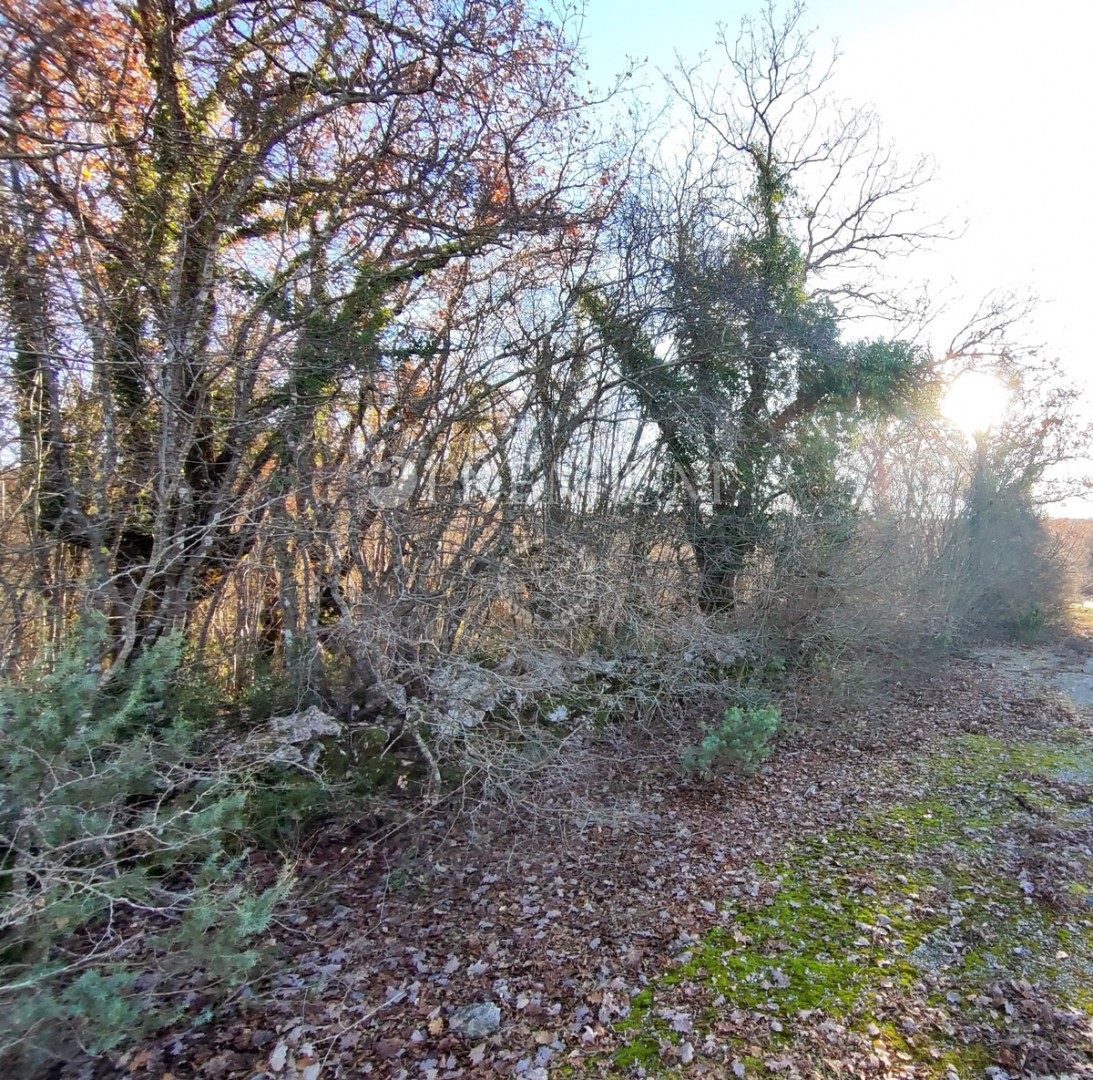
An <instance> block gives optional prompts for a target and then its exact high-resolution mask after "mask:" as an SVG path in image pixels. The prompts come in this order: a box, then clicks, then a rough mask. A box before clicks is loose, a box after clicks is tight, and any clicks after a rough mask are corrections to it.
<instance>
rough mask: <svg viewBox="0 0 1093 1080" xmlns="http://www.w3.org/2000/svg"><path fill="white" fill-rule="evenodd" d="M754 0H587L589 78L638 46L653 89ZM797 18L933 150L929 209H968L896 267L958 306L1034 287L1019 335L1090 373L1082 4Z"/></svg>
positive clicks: (899, 8) (915, 148)
mask: <svg viewBox="0 0 1093 1080" xmlns="http://www.w3.org/2000/svg"><path fill="white" fill-rule="evenodd" d="M760 2H761V0H754V2H749V3H743V2H741V0H727V2H723V3H714V2H711V0H587V12H586V18H585V24H584V40H585V47H586V51H587V55H588V59H589V63H590V69H591V70H590V75H591V77H592V79H593V80H594V81H595V82H598V83H601V84H602V83H606V82H607V81H608V80H609V78H610V76H611V75H612V74H614V73H616V72H618V71H621V70H624V69H625V67H626V65H627V57H628V56H631V57H634V58H637V59H639V60H642V59H646V58H647V60H648V63H647V64H646V66H645V68H644V71H643V74H642V76H641V78H642V81H643V82H644V83H645V84H647V85H648V90H647V91H646V92H645V94H644V96H645V97H646V98H648V99H649V100H651V101H660V100H662V99H663V97H664V92H663V91H662V89H661V80H660V79H659V77H658V74H657V72H658V70H665V71H666V70H670V69H671V68H672V67H673V65H674V58H675V53H676V51H677V50H678V51H679V52H680V53H682V54H683V55H684V56H685V57H687V58H694V57H696V56H697V55H698V54H699V53H700V52H701V51H702V50H703V49H704V48H712V46H713V37H714V27H715V24H716V23H717V22H718V21H719V20H720V21H723V22H725V23H726V24H727V25H728V26H729V27H730V28H731V29H732V30H733V32H735V29H736V27H737V26H738V24H739V22H740V19H741V17H742V16H743V15H744V14H747V13H754V12H756V11H757V10H758V9H759V3H760ZM783 7H784V5H783ZM802 25H803V26H805V27H808V28H811V27H815V28H817V31H818V33H817V34H816V36H815V38H814V44H815V46H816V49H817V52H818V53H819V54H820V55H821V56H822V55H823V53H824V46H826V44H827V43H829V42H831V41H832V40H833V39H837V40H838V43H839V47H840V50H841V52H842V58H841V59H840V60H839V63H838V66H837V69H836V70H837V73H838V78H837V81H836V83H835V86H834V89H835V91H836V92H837V93H838V95H839V96H840V97H843V98H845V99H848V100H850V101H852V102H860V103H863V104H872V105H874V106H875V107H876V109H877V112H878V113H879V115H880V118H881V121H882V123H883V127H884V130H885V132H886V134H887V135H888V137H889V138H890V139H891V140H892V141H893V142H894V143H895V144H896V146H897V147H898V148H899V150H900V153H901V156H904V157H905V158H906V159H908V160H910V159H912V158H914V157H915V156H916V155H918V154H927V155H929V156H931V157H932V158H933V159H934V161H935V164H936V168H937V174H938V179H937V181H936V182H935V183H934V184H933V185H931V187H932V190H931V191H930V192H929V193H928V195H925V196H924V199H925V200H927V201H928V206H927V207H926V212H927V214H929V213H930V212H932V213H933V214H935V215H936V214H937V213H939V212H941V213H945V214H947V215H949V216H951V218H952V220H954V221H955V222H958V223H959V222H962V221H966V222H967V228H966V231H965V232H964V235H963V236H962V238H961V239H959V240H957V241H955V242H952V243H946V244H944V245H942V246H941V248H940V249H939V250H938V251H937V252H935V253H933V254H923V255H919V256H915V257H914V261H913V262H911V263H909V264H908V263H901V265H900V269H899V273H900V276H901V277H903V276H905V275H906V274H908V273H909V274H911V275H913V276H914V278H916V279H918V280H927V281H929V282H930V283H931V291H933V292H937V293H940V292H942V291H946V292H951V293H952V294H953V295H954V296H955V297H966V298H967V299H966V301H964V302H962V303H959V304H958V307H959V309H960V310H961V311H963V310H965V309H967V308H970V307H972V306H974V302H975V300H977V299H978V298H980V297H982V296H983V295H984V294H985V293H987V292H988V291H990V290H991V289H1028V290H1031V291H1032V292H1034V293H1035V294H1036V295H1037V296H1038V297H1039V298H1040V299H1041V300H1042V301H1044V304H1043V306H1042V307H1041V309H1040V312H1039V315H1038V316H1037V319H1036V322H1035V325H1034V326H1031V327H1029V329H1028V332H1027V333H1026V334H1024V335H1022V336H1023V337H1024V338H1025V340H1027V341H1035V342H1039V343H1042V344H1043V345H1044V346H1045V349H1046V351H1047V352H1048V353H1049V354H1050V355H1053V356H1059V357H1061V358H1062V359H1063V360H1064V361H1065V363H1066V364H1067V367H1068V370H1069V371H1071V372H1072V373H1073V377H1074V379H1075V381H1076V382H1078V383H1080V384H1081V385H1083V386H1089V385H1090V384H1091V383H1093V333H1090V332H1089V331H1088V330H1087V328H1086V326H1087V322H1088V319H1089V312H1090V308H1091V304H1090V300H1089V295H1090V288H1091V281H1090V279H1091V271H1090V269H1089V266H1088V260H1089V258H1090V255H1091V253H1093V192H1091V191H1090V177H1091V176H1093V91H1091V90H1090V82H1089V77H1088V64H1089V44H1088V43H1089V41H1090V39H1091V36H1093V4H1087V3H1084V2H1082V0H1039V2H1038V3H1035V4H1030V3H1029V2H1028V0H1022V2H1020V3H1018V2H1016V0H948V2H944V0H813V2H812V3H810V4H809V5H808V8H807V11H806V13H805V17H804V20H803V23H802ZM937 344H944V342H940V341H939V342H937ZM1068 510H1069V512H1081V513H1093V505H1087V506H1086V507H1085V508H1084V509H1083V508H1081V507H1078V506H1072V507H1069V508H1068Z"/></svg>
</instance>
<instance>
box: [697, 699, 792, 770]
mask: <svg viewBox="0 0 1093 1080" xmlns="http://www.w3.org/2000/svg"><path fill="white" fill-rule="evenodd" d="M780 722H781V714H780V713H779V711H778V709H776V708H773V707H764V708H756V709H743V708H740V707H739V706H735V707H733V708H731V709H727V710H726V711H725V714H724V716H723V717H722V719H721V722H720V723H719V724H716V725H714V724H703V725H702V730H703V733H704V734H703V738H702V741H701V742H700V743H699V744H698V746H690V747H688V748H687V749H686V750H684V751H683V759H682V763H683V768H684V769H685V770H686V771H687V772H690V773H695V774H697V775H700V776H704V777H709V776H712V775H713V774H714V773H715V772H717V771H719V770H721V769H728V768H736V769H740V770H741V771H742V772H744V773H748V774H750V773H753V772H754V771H755V770H756V769H757V768H758V767H759V766H760V765H761V764H762V763H763V762H764V761H766V759H767V758H768V757H770V755H771V753H772V752H773V740H774V736H775V734H776V733H777V731H778V725H779V723H780Z"/></svg>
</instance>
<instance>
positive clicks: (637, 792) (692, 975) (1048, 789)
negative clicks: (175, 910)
mask: <svg viewBox="0 0 1093 1080" xmlns="http://www.w3.org/2000/svg"><path fill="white" fill-rule="evenodd" d="M1073 663H1076V661H1073V658H1072V666H1073ZM821 742H822V743H823V744H824V745H820V743H821ZM1091 746H1093V739H1091V737H1090V729H1089V724H1088V722H1087V721H1086V720H1085V719H1083V718H1082V717H1080V716H1078V715H1076V714H1075V713H1074V712H1073V711H1072V710H1071V709H1069V707H1067V706H1066V705H1064V704H1062V703H1061V702H1060V701H1059V700H1058V699H1057V698H1056V697H1054V696H1053V695H1052V694H1050V693H1045V691H1044V684H1043V682H1042V681H1041V680H1040V679H1039V678H1038V677H1024V676H1015V675H1013V674H1011V673H1007V672H1004V671H1002V670H1001V669H999V668H997V667H994V666H989V665H988V664H987V663H986V662H985V661H981V662H975V661H968V662H963V663H960V664H957V665H955V666H954V667H953V668H951V669H950V670H949V671H948V673H947V674H945V675H944V676H940V677H938V678H936V679H935V680H933V681H932V682H931V683H930V684H929V685H928V686H926V687H925V688H921V689H918V690H913V691H904V692H902V697H901V699H900V700H898V701H896V702H893V703H891V704H889V705H888V706H886V707H885V709H884V710H883V713H880V714H875V713H865V712H863V713H862V714H861V715H860V716H857V717H849V718H843V719H841V720H839V721H837V722H834V723H833V724H832V725H831V726H830V727H827V728H826V729H825V731H824V737H823V739H822V740H821V739H819V738H806V737H804V736H800V737H798V739H797V741H796V742H795V744H794V745H791V746H787V747H784V748H783V751H782V753H781V754H780V755H779V756H778V757H777V758H776V759H775V760H774V761H773V762H771V763H770V764H769V765H767V766H766V767H765V768H764V769H763V770H762V772H761V773H760V774H758V775H756V776H755V777H753V778H750V779H746V780H738V781H734V782H731V783H730V782H727V781H726V782H724V783H721V782H716V783H711V784H706V785H700V786H697V785H691V786H687V785H683V784H681V783H679V782H678V781H677V780H675V779H673V778H672V776H671V775H670V774H667V773H666V774H665V775H664V776H663V777H661V778H660V780H659V781H658V782H657V783H655V784H654V785H653V786H649V785H648V783H646V784H644V785H641V786H639V784H638V778H637V777H636V776H624V775H621V774H620V775H618V776H616V777H615V778H614V782H613V783H612V784H611V785H609V786H610V789H611V790H610V791H607V790H605V792H604V796H603V813H602V820H600V821H598V822H597V821H595V820H588V821H586V822H583V823H569V824H567V825H566V826H565V827H564V828H561V827H559V828H557V829H555V830H550V829H547V828H541V829H531V828H523V829H517V828H513V827H511V826H508V827H504V826H502V825H500V824H498V823H492V824H491V823H489V822H480V823H479V830H480V831H479V832H478V833H475V832H473V831H470V830H466V831H454V830H452V829H450V828H449V827H448V825H447V824H446V823H445V822H443V821H442V820H441V819H439V818H437V819H436V821H435V822H434V823H433V827H431V828H429V829H427V830H426V832H427V834H428V835H429V836H430V839H429V840H428V842H426V841H424V840H420V841H417V842H415V843H414V844H410V843H409V842H408V841H404V846H402V847H398V846H388V847H387V848H386V849H384V850H383V851H382V852H380V851H375V850H372V851H370V853H369V854H368V855H365V854H363V852H364V851H365V850H367V849H366V848H365V847H364V846H363V844H361V845H360V846H359V847H358V846H357V842H356V841H355V840H354V838H353V835H352V834H350V833H346V834H345V835H344V836H342V837H341V838H340V840H337V841H330V840H329V838H328V839H327V843H328V846H327V847H324V848H321V849H316V850H314V851H313V852H312V854H311V857H310V860H309V861H308V862H307V863H306V864H305V865H303V866H302V867H301V870H302V873H303V875H304V877H305V882H309V883H310V886H311V887H310V889H309V890H308V894H307V895H308V896H309V902H308V903H307V905H306V906H302V907H301V908H300V909H299V910H298V912H297V913H296V914H295V915H294V916H292V917H291V918H290V919H289V920H288V921H289V923H291V924H293V925H284V926H283V927H281V929H280V930H279V932H278V935H277V936H278V939H279V943H280V945H281V948H282V949H283V955H284V967H283V969H282V971H281V973H280V974H279V975H278V976H277V977H276V978H275V980H274V984H273V986H272V988H271V992H270V993H268V994H267V993H256V994H255V996H254V998H253V999H252V1000H246V999H244V1000H242V1001H240V1002H239V1004H238V1007H236V1008H234V1009H232V1010H231V1011H230V1012H223V1013H221V1014H220V1015H219V1016H217V1017H215V1018H214V1019H213V1021H212V1022H211V1023H210V1024H209V1025H208V1026H207V1027H205V1028H204V1029H202V1030H198V1031H196V1032H192V1033H190V1034H186V1035H178V1036H175V1037H170V1038H166V1039H163V1040H160V1041H159V1042H157V1043H156V1044H154V1045H151V1046H148V1047H146V1048H145V1049H143V1050H142V1051H140V1052H139V1053H137V1054H134V1055H131V1056H129V1057H128V1058H126V1059H124V1060H122V1061H120V1062H118V1063H117V1064H118V1066H119V1069H120V1070H121V1071H122V1072H125V1073H129V1074H132V1075H138V1076H163V1075H165V1074H167V1073H170V1074H171V1075H173V1076H175V1077H182V1076H192V1075H201V1076H210V1077H218V1076H219V1077H230V1076H240V1077H242V1076H248V1077H257V1076H267V1075H273V1076H283V1077H288V1076H308V1077H312V1078H314V1077H319V1076H354V1075H374V1076H407V1077H416V1076H436V1077H443V1076H488V1075H523V1076H528V1077H544V1076H555V1075H559V1076H565V1075H572V1076H593V1075H603V1074H607V1075H627V1074H637V1073H641V1072H645V1073H649V1074H652V1073H656V1072H666V1073H669V1074H677V1075H695V1076H699V1075H713V1076H724V1075H749V1076H751V1075H754V1076H766V1075H783V1076H823V1075H830V1076H840V1075H844V1076H878V1077H884V1076H891V1077H897V1076H898V1077H927V1076H936V1077H950V1076H959V1077H971V1076H975V1077H978V1076H982V1075H984V1074H985V1071H986V1070H988V1069H993V1070H995V1071H994V1073H993V1074H992V1075H994V1076H996V1077H999V1078H1001V1077H1002V1076H1004V1075H1006V1074H1008V1075H1010V1076H1032V1075H1046V1074H1051V1075H1059V1074H1062V1073H1067V1074H1070V1075H1087V1074H1089V1070H1090V1063H1091V1061H1093V1057H1091V1056H1090V1054H1091V1046H1090V1041H1089V1016H1088V1009H1089V1007H1090V1005H1091V994H1090V990H1089V986H1090V985H1091V983H1093V980H1090V978H1089V973H1090V970H1091V958H1093V930H1091V925H1093V910H1091V908H1090V904H1089V900H1088V895H1089V894H1088V885H1087V882H1088V867H1089V865H1090V858H1091V856H1090V841H1091V826H1093V821H1091V815H1090V800H1091V799H1093V750H1091ZM306 887H307V886H306V884H305V888H306ZM487 1002H490V1003H495V1004H496V1005H497V1006H498V1007H499V1009H500V1027H499V1029H498V1030H497V1031H496V1033H494V1034H491V1035H487V1036H483V1037H477V1036H475V1037H468V1036H467V1034H466V1033H462V1034H461V1033H459V1032H458V1031H457V1030H454V1029H453V1021H454V1020H455V1015H454V1014H455V1012H456V1010H457V1009H459V1008H461V1007H464V1006H467V1005H473V1004H477V1003H483V1004H484V1003H487Z"/></svg>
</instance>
